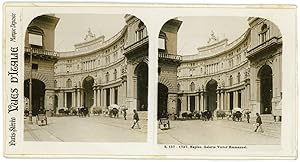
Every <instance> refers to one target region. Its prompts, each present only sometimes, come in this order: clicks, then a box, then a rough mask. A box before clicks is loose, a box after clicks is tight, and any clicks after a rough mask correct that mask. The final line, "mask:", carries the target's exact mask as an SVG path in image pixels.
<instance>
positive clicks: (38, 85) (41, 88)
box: [24, 79, 46, 116]
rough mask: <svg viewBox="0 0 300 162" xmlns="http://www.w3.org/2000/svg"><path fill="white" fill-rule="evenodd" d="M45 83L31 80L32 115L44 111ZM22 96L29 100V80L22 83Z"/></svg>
mask: <svg viewBox="0 0 300 162" xmlns="http://www.w3.org/2000/svg"><path fill="white" fill-rule="evenodd" d="M45 87H46V86H45V83H44V82H42V81H40V80H38V79H32V115H33V116H35V115H37V114H38V113H39V110H44V109H45V106H44V103H45V102H44V100H45ZM24 96H25V97H27V98H29V79H27V80H25V81H24Z"/></svg>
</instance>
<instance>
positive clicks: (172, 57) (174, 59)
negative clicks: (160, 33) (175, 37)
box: [158, 51, 182, 63]
mask: <svg viewBox="0 0 300 162" xmlns="http://www.w3.org/2000/svg"><path fill="white" fill-rule="evenodd" d="M158 58H159V61H172V62H177V63H179V62H181V61H182V56H180V55H174V54H168V53H166V52H161V51H159V52H158Z"/></svg>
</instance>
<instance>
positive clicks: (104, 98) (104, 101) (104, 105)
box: [103, 89, 107, 108]
mask: <svg viewBox="0 0 300 162" xmlns="http://www.w3.org/2000/svg"><path fill="white" fill-rule="evenodd" d="M106 93H107V89H103V107H104V108H107V107H106Z"/></svg>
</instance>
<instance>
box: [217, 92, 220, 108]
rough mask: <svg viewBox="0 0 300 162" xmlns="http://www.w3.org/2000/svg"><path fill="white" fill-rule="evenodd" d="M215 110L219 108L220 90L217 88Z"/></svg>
mask: <svg viewBox="0 0 300 162" xmlns="http://www.w3.org/2000/svg"><path fill="white" fill-rule="evenodd" d="M217 110H220V91H219V90H217Z"/></svg>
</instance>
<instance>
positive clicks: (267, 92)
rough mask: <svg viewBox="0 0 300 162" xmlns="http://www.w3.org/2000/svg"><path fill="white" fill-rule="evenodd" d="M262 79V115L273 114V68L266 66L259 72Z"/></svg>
mask: <svg viewBox="0 0 300 162" xmlns="http://www.w3.org/2000/svg"><path fill="white" fill-rule="evenodd" d="M258 78H259V79H260V113H262V114H271V113H272V98H273V80H272V68H271V67H270V66H269V65H264V66H263V67H261V68H260V70H259V72H258Z"/></svg>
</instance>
